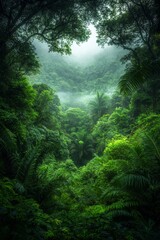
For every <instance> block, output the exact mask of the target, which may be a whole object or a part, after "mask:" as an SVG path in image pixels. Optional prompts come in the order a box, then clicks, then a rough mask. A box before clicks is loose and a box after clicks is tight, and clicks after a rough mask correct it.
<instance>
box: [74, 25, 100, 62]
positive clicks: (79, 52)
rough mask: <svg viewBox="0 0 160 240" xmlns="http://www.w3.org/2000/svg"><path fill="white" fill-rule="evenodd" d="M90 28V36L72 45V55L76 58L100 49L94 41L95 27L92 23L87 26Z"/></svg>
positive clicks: (92, 53) (94, 52)
mask: <svg viewBox="0 0 160 240" xmlns="http://www.w3.org/2000/svg"><path fill="white" fill-rule="evenodd" d="M89 29H90V30H91V36H90V38H89V40H88V41H87V42H84V43H81V44H79V45H77V44H76V43H74V44H73V45H72V55H73V56H75V57H78V58H82V57H85V56H87V55H89V54H90V55H94V54H96V53H98V52H100V51H101V50H102V48H101V47H99V46H98V44H97V43H96V35H97V34H96V29H95V27H94V26H93V25H91V26H90V27H89Z"/></svg>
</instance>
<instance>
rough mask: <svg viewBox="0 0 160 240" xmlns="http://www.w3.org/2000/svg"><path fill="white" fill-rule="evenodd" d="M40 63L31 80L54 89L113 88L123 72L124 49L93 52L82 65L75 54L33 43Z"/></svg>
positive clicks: (91, 89)
mask: <svg viewBox="0 0 160 240" xmlns="http://www.w3.org/2000/svg"><path fill="white" fill-rule="evenodd" d="M35 47H36V52H37V55H38V58H39V61H40V64H41V68H40V72H39V74H37V75H36V76H35V75H34V76H32V77H31V81H32V82H33V83H46V84H47V85H49V86H50V87H52V88H53V89H55V90H56V91H58V92H88V93H89V92H96V91H101V90H102V91H105V92H109V91H113V90H114V89H115V88H116V87H117V84H118V81H119V78H120V76H121V75H122V73H123V70H124V65H123V64H122V63H121V62H120V59H121V58H122V57H123V56H124V54H125V53H126V51H124V50H122V49H117V48H116V47H112V48H111V47H110V48H107V49H103V50H101V51H100V53H97V54H95V55H93V56H92V57H91V58H89V60H88V61H87V62H85V64H82V63H81V62H77V61H76V57H72V56H71V57H65V56H62V55H60V54H56V53H54V54H53V53H48V49H47V47H45V46H44V45H43V44H41V43H40V42H37V41H36V43H35Z"/></svg>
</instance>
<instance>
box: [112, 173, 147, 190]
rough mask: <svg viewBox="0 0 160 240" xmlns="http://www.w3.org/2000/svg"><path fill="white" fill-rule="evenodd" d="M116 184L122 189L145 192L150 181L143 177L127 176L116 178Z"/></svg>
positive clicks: (136, 175)
mask: <svg viewBox="0 0 160 240" xmlns="http://www.w3.org/2000/svg"><path fill="white" fill-rule="evenodd" d="M113 182H114V183H115V184H120V185H121V187H124V188H130V189H139V190H140V189H141V190H144V189H146V188H147V187H149V179H148V178H146V177H145V176H143V175H138V174H127V175H121V176H118V177H116V178H114V180H113Z"/></svg>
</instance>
